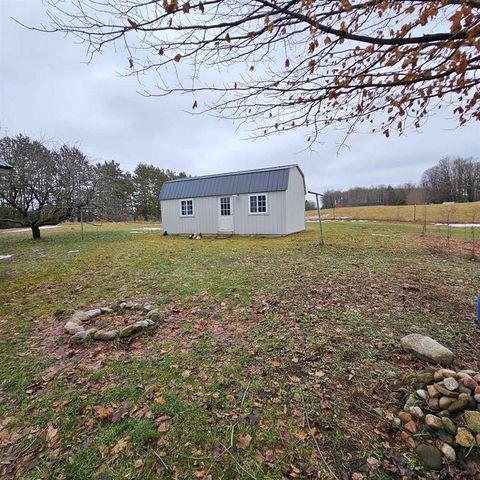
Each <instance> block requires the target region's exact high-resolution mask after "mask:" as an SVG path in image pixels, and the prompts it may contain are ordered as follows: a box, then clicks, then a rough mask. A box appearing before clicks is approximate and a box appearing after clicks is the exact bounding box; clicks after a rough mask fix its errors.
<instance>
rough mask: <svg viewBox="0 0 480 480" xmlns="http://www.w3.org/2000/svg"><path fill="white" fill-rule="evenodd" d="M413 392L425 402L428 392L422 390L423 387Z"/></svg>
mask: <svg viewBox="0 0 480 480" xmlns="http://www.w3.org/2000/svg"><path fill="white" fill-rule="evenodd" d="M415 394H416V395H417V397H418V398H421V399H422V400H424V401H425V402H428V392H427V391H426V390H423V388H419V389H418V390H417V391H416V392H415Z"/></svg>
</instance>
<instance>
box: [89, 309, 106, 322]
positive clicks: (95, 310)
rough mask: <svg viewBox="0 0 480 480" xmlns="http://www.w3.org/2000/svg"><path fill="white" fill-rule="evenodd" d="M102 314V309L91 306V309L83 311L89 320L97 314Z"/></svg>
mask: <svg viewBox="0 0 480 480" xmlns="http://www.w3.org/2000/svg"><path fill="white" fill-rule="evenodd" d="M101 314H102V310H101V309H100V308H93V309H92V310H87V311H86V312H85V315H87V316H88V319H89V320H90V319H91V318H95V317H98V316H99V315H101Z"/></svg>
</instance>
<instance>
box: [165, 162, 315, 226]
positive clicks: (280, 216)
mask: <svg viewBox="0 0 480 480" xmlns="http://www.w3.org/2000/svg"><path fill="white" fill-rule="evenodd" d="M305 194H306V189H305V178H304V175H303V172H302V171H301V170H300V167H299V166H298V165H284V166H280V167H272V168H261V169H258V170H246V171H243V172H232V173H222V174H219V175H206V176H203V177H189V178H181V179H178V180H172V181H170V182H165V183H164V184H163V187H162V190H161V192H160V206H161V214H162V226H163V230H164V231H166V232H167V233H169V234H192V233H202V234H207V235H212V234H214V235H217V234H235V235H288V234H289V233H294V232H300V231H302V230H304V229H305Z"/></svg>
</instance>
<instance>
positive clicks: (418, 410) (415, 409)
mask: <svg viewBox="0 0 480 480" xmlns="http://www.w3.org/2000/svg"><path fill="white" fill-rule="evenodd" d="M408 411H409V412H410V413H411V414H412V415H413V416H414V417H415V418H417V419H420V418H423V417H424V416H425V415H424V414H423V411H422V409H421V408H420V407H416V406H415V407H410V408H409V409H408Z"/></svg>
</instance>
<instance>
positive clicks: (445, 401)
mask: <svg viewBox="0 0 480 480" xmlns="http://www.w3.org/2000/svg"><path fill="white" fill-rule="evenodd" d="M454 401H455V399H454V398H452V397H441V398H440V400H439V401H438V407H439V408H440V410H446V409H447V408H448V407H449V406H450V405H451V404H452V403H453V402H454Z"/></svg>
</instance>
